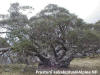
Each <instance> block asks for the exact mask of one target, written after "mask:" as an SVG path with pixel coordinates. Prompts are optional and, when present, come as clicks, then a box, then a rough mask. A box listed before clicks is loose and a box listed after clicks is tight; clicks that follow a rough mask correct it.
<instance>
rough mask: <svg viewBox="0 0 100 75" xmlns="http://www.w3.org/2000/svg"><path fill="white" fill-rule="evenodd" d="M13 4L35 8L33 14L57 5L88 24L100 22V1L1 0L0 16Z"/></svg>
mask: <svg viewBox="0 0 100 75" xmlns="http://www.w3.org/2000/svg"><path fill="white" fill-rule="evenodd" d="M14 2H19V3H20V4H21V5H30V6H32V7H33V8H35V10H34V12H35V13H37V12H39V11H40V10H41V9H43V8H44V7H45V6H46V5H48V4H57V5H59V6H62V7H64V8H66V9H67V10H69V11H70V12H71V13H74V14H76V15H77V16H78V17H80V18H82V19H84V21H86V22H88V23H93V22H96V21H97V20H100V14H99V13H100V0H1V1H0V14H4V13H7V9H8V8H9V6H10V4H11V3H14ZM35 13H34V14H35ZM32 15H33V14H32Z"/></svg>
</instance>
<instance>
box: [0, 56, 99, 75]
mask: <svg viewBox="0 0 100 75" xmlns="http://www.w3.org/2000/svg"><path fill="white" fill-rule="evenodd" d="M34 66H35V67H36V66H37V65H34ZM69 70H72V71H73V70H83V71H86V70H88V71H91V70H97V71H98V74H96V75H100V73H99V71H100V57H97V58H77V59H74V60H73V61H72V62H71V63H70V68H69ZM26 71H28V72H26ZM34 72H35V71H34V68H33V66H31V65H30V66H27V65H24V64H21V65H19V64H15V65H0V75H36V74H35V73H34ZM72 75H75V74H72ZM76 75H77V74H76ZM79 75H84V74H79ZM89 75H91V74H89Z"/></svg>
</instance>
